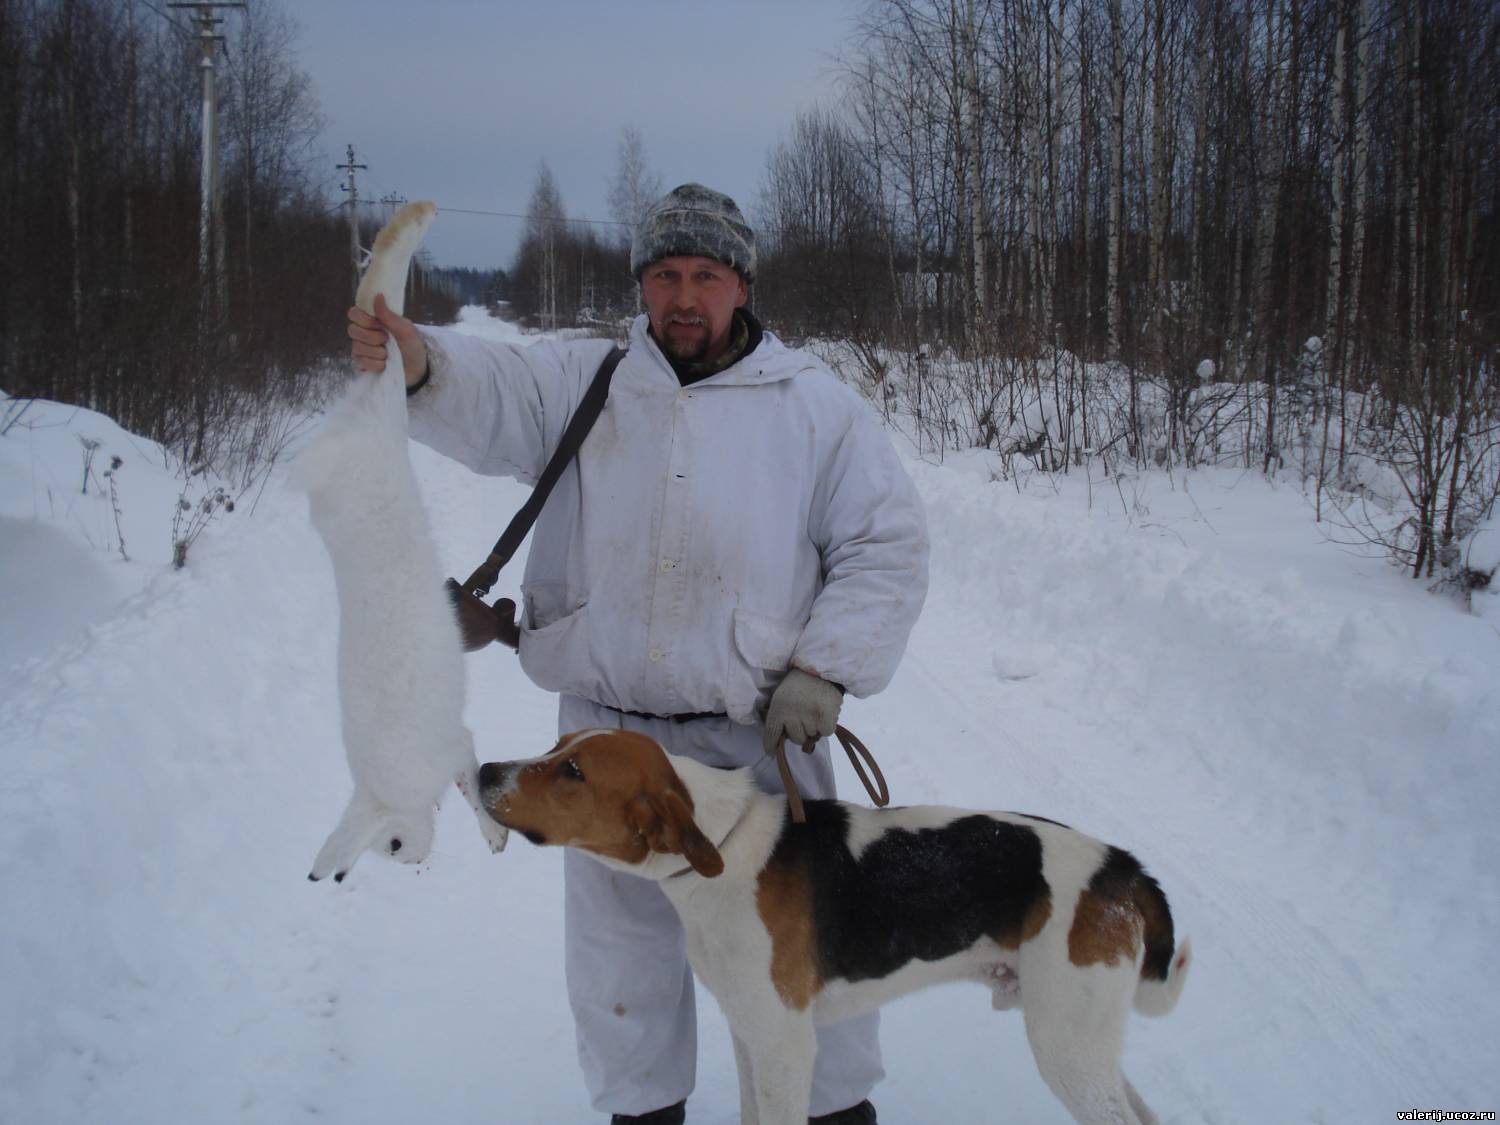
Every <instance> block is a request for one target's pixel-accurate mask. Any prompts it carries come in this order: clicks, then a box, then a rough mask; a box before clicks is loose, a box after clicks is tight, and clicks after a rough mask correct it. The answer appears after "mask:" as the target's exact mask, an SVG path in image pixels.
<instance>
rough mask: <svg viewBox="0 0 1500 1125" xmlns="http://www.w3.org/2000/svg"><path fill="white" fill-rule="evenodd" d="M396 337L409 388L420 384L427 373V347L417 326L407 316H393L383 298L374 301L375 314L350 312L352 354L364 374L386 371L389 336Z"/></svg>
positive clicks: (357, 310) (353, 309) (353, 310)
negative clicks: (386, 350)
mask: <svg viewBox="0 0 1500 1125" xmlns="http://www.w3.org/2000/svg"><path fill="white" fill-rule="evenodd" d="M388 335H389V336H394V337H395V339H396V346H397V347H398V348H400V349H401V366H402V368H403V369H404V370H405V372H406V385H407V386H408V387H410V386H413V385H415V384H416V383H418V382H420V381H421V379H422V376H423V375H425V374H426V373H427V345H426V344H424V343H423V342H422V334H421V333H420V332H418V331H417V326H416V325H415V324H413V323H412V322H411V321H409V320H407V319H406V317H404V316H400V315H398V314H397V313H393V312H391V310H390V306H388V305H387V304H386V303H385V298H384V297H383V296H377V297H376V298H375V315H374V316H371V315H370V314H369V313H366V312H363V311H361V310H360V309H358V308H353V307H351V308H350V309H349V339H350V340H352V341H353V344H352V345H351V346H350V348H349V352H350V354H351V355H353V356H354V362H355V363H356V364H358V365H359V369H360V370H361V371H373V372H375V373H376V374H379V373H380V372H382V371H384V370H385V356H386V352H385V345H386V339H387V336H388Z"/></svg>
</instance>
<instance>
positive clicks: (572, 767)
mask: <svg viewBox="0 0 1500 1125" xmlns="http://www.w3.org/2000/svg"><path fill="white" fill-rule="evenodd" d="M557 772H558V773H559V774H560V775H561V776H563V777H567V778H572V779H573V780H574V781H582V780H583V770H582V769H581V768H580V767H579V765H578V759H577V758H565V759H563V763H562V765H560V766H558V767H557Z"/></svg>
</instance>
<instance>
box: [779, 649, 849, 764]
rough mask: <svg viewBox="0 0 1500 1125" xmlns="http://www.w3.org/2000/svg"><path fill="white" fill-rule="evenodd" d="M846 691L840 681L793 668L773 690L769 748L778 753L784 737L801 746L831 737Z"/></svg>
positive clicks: (785, 739) (784, 739)
mask: <svg viewBox="0 0 1500 1125" xmlns="http://www.w3.org/2000/svg"><path fill="white" fill-rule="evenodd" d="M843 705H844V692H843V689H842V688H840V687H839V686H838V685H837V684H831V683H829V682H828V681H827V680H825V679H822V678H820V677H818V676H814V675H813V674H812V673H810V672H804V671H802V669H800V668H793V669H791V670H790V671H789V672H787V674H786V678H785V679H783V680H782V681H781V683H779V684H777V685H776V690H775V691H773V692H772V693H771V704H770V706H769V707H767V708H766V727H765V743H764V744H765V750H766V753H767V754H774V753H776V750H777V748H778V747H779V746H780V745H781V744H782V742H783V741H787V740H790V741H792V742H794V743H796V744H797V745H798V746H799V747H800V746H802V744H803V743H806V742H813V741H816V740H817V739H820V738H827V737H828V736H829V735H830V734H832V733H833V728H834V727H835V726H837V725H838V721H839V709H840V708H841V707H843Z"/></svg>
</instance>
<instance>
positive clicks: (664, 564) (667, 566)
mask: <svg viewBox="0 0 1500 1125" xmlns="http://www.w3.org/2000/svg"><path fill="white" fill-rule="evenodd" d="M676 565H677V564H676V563H674V562H673V561H672V560H671V559H662V560H661V569H662V571H663V573H665V572H666V571H669V570H671V569H672V568H673V567H675V566H676Z"/></svg>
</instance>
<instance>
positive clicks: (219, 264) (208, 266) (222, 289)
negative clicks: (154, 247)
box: [167, 0, 245, 319]
mask: <svg viewBox="0 0 1500 1125" xmlns="http://www.w3.org/2000/svg"><path fill="white" fill-rule="evenodd" d="M167 7H169V8H188V9H191V10H192V12H193V14H194V17H195V22H196V24H197V31H198V34H197V36H196V38H197V40H198V46H199V48H200V49H201V51H202V53H203V57H202V58H201V59H200V60H199V63H198V72H199V74H201V75H202V78H203V158H202V170H201V175H200V177H199V184H200V192H199V196H200V198H199V208H198V283H199V285H200V286H201V291H202V297H203V303H204V305H205V306H207V307H208V308H209V309H211V311H212V313H213V319H217V318H218V316H219V315H220V314H221V313H222V312H223V311H224V306H225V305H226V304H227V286H228V282H227V279H226V276H225V268H224V246H223V238H222V231H223V222H222V218H223V216H222V207H223V203H222V196H221V194H220V192H219V121H218V116H219V96H218V85H217V83H216V81H215V78H214V54H215V52H216V50H217V49H218V45H219V44H220V43H223V42H224V37H223V36H222V35H220V34H219V33H218V30H217V28H218V25H219V24H221V23H223V22H224V20H223V19H222V18H221V17H220V16H218V15H216V14H215V12H216V11H217V10H218V9H220V8H244V7H245V0H170V2H169V3H168V4H167Z"/></svg>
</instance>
